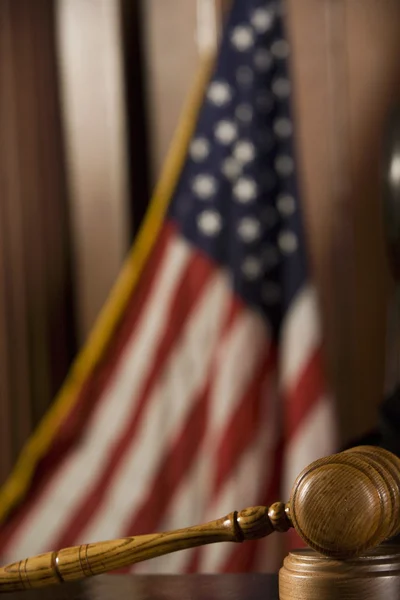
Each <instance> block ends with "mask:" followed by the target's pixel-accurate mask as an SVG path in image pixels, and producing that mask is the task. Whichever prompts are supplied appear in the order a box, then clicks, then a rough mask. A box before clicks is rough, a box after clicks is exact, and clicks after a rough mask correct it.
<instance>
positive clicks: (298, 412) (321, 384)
mask: <svg viewBox="0 0 400 600" xmlns="http://www.w3.org/2000/svg"><path fill="white" fill-rule="evenodd" d="M325 390H326V380H325V378H324V372H323V365H322V353H321V348H320V347H318V348H316V349H315V350H314V352H313V353H312V354H311V356H310V358H309V360H308V362H307V364H306V366H305V368H304V369H303V370H302V372H301V374H300V377H299V379H298V380H297V382H296V384H295V385H294V386H292V387H291V388H290V389H289V390H287V391H286V392H285V407H284V409H285V437H286V440H288V441H289V440H291V439H292V437H293V436H294V435H295V434H296V431H297V430H298V428H299V427H300V426H301V423H302V422H303V420H304V419H305V418H306V417H307V415H308V414H309V412H310V411H311V409H312V408H313V407H314V406H315V404H316V403H317V402H318V400H319V399H320V398H321V397H322V395H323V393H324V392H325Z"/></svg>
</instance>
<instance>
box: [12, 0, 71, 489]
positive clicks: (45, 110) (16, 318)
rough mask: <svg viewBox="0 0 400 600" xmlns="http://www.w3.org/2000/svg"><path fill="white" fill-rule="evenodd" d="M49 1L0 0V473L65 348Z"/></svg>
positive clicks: (66, 283) (43, 398)
mask: <svg viewBox="0 0 400 600" xmlns="http://www.w3.org/2000/svg"><path fill="white" fill-rule="evenodd" d="M52 9H53V3H52V2H49V1H48V0H38V1H37V2H34V3H32V2H30V1H29V0H18V2H16V1H14V0H0V131H1V144H0V185H1V188H0V197H1V202H0V239H1V255H0V296H1V300H0V312H1V315H0V324H1V325H2V328H1V331H0V337H1V342H0V346H1V350H0V359H1V364H0V373H1V376H0V379H1V384H0V385H1V412H2V419H1V428H2V433H1V436H0V437H1V440H0V444H1V447H0V451H1V454H2V461H1V463H0V464H1V468H0V478H1V479H3V478H4V476H5V475H6V474H7V472H8V471H9V468H10V466H11V462H12V461H13V460H14V459H15V457H16V455H17V453H18V451H19V450H20V448H21V446H22V444H23V443H24V442H25V440H26V438H27V436H28V434H29V433H30V431H31V429H32V427H33V426H34V425H35V424H36V423H37V422H38V420H39V419H40V418H41V416H42V415H43V413H44V412H45V410H46V409H47V407H48V405H49V403H50V401H51V399H52V398H53V396H54V394H55V392H56V390H57V389H58V387H59V385H60V384H61V382H62V380H63V378H64V376H65V373H66V370H67V366H68V364H69V361H70V358H71V354H72V350H73V326H72V320H71V304H70V300H71V287H70V284H71V282H70V272H69V254H68V250H67V244H68V219H67V212H66V194H65V180H64V172H63V162H64V161H63V151H62V139H61V127H60V121H59V104H58V96H57V77H56V75H57V73H56V65H55V51H54V37H53V34H54V27H53V10H52ZM3 419H4V420H3Z"/></svg>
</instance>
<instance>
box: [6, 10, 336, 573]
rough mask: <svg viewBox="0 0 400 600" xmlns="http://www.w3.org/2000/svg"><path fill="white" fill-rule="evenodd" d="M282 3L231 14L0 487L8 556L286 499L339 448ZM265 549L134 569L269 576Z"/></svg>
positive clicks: (268, 546) (266, 545) (179, 556)
mask: <svg viewBox="0 0 400 600" xmlns="http://www.w3.org/2000/svg"><path fill="white" fill-rule="evenodd" d="M282 8H283V7H282V4H281V3H280V2H277V1H276V0H236V1H234V2H233V5H232V9H231V11H230V15H229V18H228V20H227V23H226V26H225V30H224V34H223V37H222V40H221V44H220V48H219V51H218V56H217V60H216V61H215V64H214V65H213V67H212V69H211V71H210V76H209V78H208V80H207V82H206V84H205V85H203V88H202V94H201V99H200V101H199V96H198V94H197V95H196V98H197V100H195V101H192V102H191V104H190V106H189V109H188V111H189V112H188V113H185V115H186V116H185V117H184V122H183V125H181V127H180V128H179V130H178V134H177V135H178V139H177V141H176V142H175V145H174V148H173V149H172V155H170V158H169V162H168V161H167V163H168V164H167V167H166V169H167V171H168V176H166V177H165V178H164V179H163V180H162V181H164V183H162V184H161V183H160V186H159V188H158V191H157V192H156V197H155V199H154V201H153V204H152V205H151V206H150V210H149V214H148V216H147V220H146V223H145V225H144V229H143V231H142V233H141V235H140V236H139V239H138V241H137V245H136V249H134V250H133V252H132V255H131V256H130V257H129V258H128V261H127V264H126V266H125V268H124V271H123V274H122V275H121V281H120V282H119V283H118V284H117V287H116V290H115V292H114V294H113V295H112V297H111V299H110V301H109V304H108V307H106V309H105V312H104V314H103V315H102V316H101V318H100V321H99V324H98V325H97V328H95V331H94V333H93V336H92V339H91V340H89V342H88V345H87V347H86V348H85V349H84V351H83V355H82V357H81V358H80V359H78V361H77V363H76V365H75V366H74V368H73V370H72V372H71V375H70V377H69V379H68V381H67V383H66V385H65V387H64V389H63V390H62V392H61V395H60V398H59V399H58V400H57V401H56V402H55V405H54V407H53V408H52V409H51V411H50V413H49V415H48V416H47V417H46V419H45V421H44V423H43V424H42V425H41V426H40V427H39V430H38V432H37V433H36V434H35V435H34V437H33V439H32V440H31V441H30V442H29V443H28V445H27V447H26V449H25V451H24V452H23V454H22V456H21V458H20V461H19V463H18V464H17V466H16V469H15V472H14V474H13V475H12V476H11V478H10V480H9V481H8V482H7V483H6V485H5V486H4V488H3V490H2V493H1V495H0V510H1V514H2V516H3V524H2V526H1V530H0V553H1V556H2V560H3V561H7V562H8V561H12V560H18V559H21V558H24V557H26V556H29V555H32V554H35V553H40V552H44V551H48V550H53V549H59V548H61V547H65V546H69V545H74V544H78V543H84V542H94V541H99V540H105V539H110V538H118V537H122V536H127V535H134V534H135V535H136V534H141V533H150V532H154V531H163V530H169V529H174V528H177V527H184V526H188V525H193V524H196V523H200V522H203V521H206V520H211V519H214V518H217V517H220V516H223V515H224V514H226V513H228V512H230V511H232V510H235V509H241V508H244V507H246V506H252V505H258V504H270V503H272V502H274V501H276V500H278V499H279V500H280V499H282V500H287V499H288V495H289V493H290V488H291V485H292V483H293V481H294V479H295V477H296V476H297V474H298V473H299V471H300V470H301V469H302V468H303V467H304V466H305V465H306V464H308V463H309V462H311V461H312V460H314V459H316V458H318V457H320V456H322V455H325V454H328V453H330V452H332V451H335V450H336V448H335V419H334V411H333V406H332V402H331V400H330V398H329V395H328V394H327V391H326V384H325V379H324V377H323V370H322V367H321V340H322V337H321V331H320V326H319V315H318V303H317V297H316V293H315V290H314V288H313V286H312V283H311V281H310V279H309V270H308V268H307V249H306V240H305V236H304V230H303V223H302V220H303V219H302V215H301V206H300V201H299V189H298V181H297V168H296V158H295V152H294V141H293V134H294V124H293V119H292V113H291V97H292V82H291V78H290V75H289V69H288V67H289V64H290V46H289V43H288V40H287V38H286V35H285V31H284V16H283V10H282ZM193 102H194V104H193ZM196 103H197V104H196ZM196 106H198V110H197V109H196V111H197V112H196V111H195V108H196ZM195 112H196V114H194V113H195ZM188 127H189V129H188ZM179 157H181V158H179ZM166 181H168V182H169V183H167V184H166V183H165V182H166ZM168 186H169V188H170V191H171V193H169V192H168V189H167V188H168ZM162 206H164V207H165V210H164V209H163V208H162ZM149 239H151V244H150V245H148V247H147V246H146V244H148V240H149ZM146 247H147V251H146ZM146 252H147V258H146V260H145V262H144V263H143V265H142V268H141V273H140V277H137V272H138V264H139V263H140V260H141V258H140V256H142V257H143V255H144V254H146ZM138 257H139V258H138ZM99 268H101V265H99ZM277 537H279V536H277V534H274V535H273V536H271V537H270V538H267V539H266V540H263V541H260V542H249V543H247V544H243V545H242V544H239V545H235V544H216V545H210V546H206V547H204V548H197V549H194V550H187V551H182V552H178V553H174V554H171V555H169V556H166V557H162V558H159V559H155V560H153V561H148V562H145V563H140V564H138V565H135V567H134V570H135V571H136V572H195V571H196V572H224V571H234V570H235V571H248V570H254V571H255V570H261V571H263V570H268V569H275V568H276V566H277V565H276V558H277V556H278V554H277V553H276V552H275V550H276V546H275V544H276V543H277Z"/></svg>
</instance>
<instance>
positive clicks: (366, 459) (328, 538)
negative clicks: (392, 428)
mask: <svg viewBox="0 0 400 600" xmlns="http://www.w3.org/2000/svg"><path fill="white" fill-rule="evenodd" d="M388 462H389V464H390V468H388V467H387V465H388ZM399 510H400V459H398V458H397V457H396V456H394V455H393V454H391V453H389V452H387V451H386V450H381V449H378V448H374V447H364V450H363V449H359V448H355V449H352V450H349V451H347V452H342V453H340V454H336V455H334V456H330V457H325V458H322V459H320V460H317V461H315V462H314V463H312V464H311V465H310V466H309V467H307V468H306V469H304V470H303V472H302V473H300V475H299V476H298V478H297V479H296V481H295V483H294V486H293V492H292V495H291V499H290V511H291V512H290V516H291V520H292V523H293V526H294V527H295V529H296V531H297V532H298V533H299V535H300V536H301V537H302V538H303V540H304V541H305V542H306V544H307V545H308V546H310V547H311V548H314V549H315V550H316V551H318V552H320V553H322V554H325V555H327V556H331V557H340V558H350V557H353V556H358V555H360V554H362V553H364V552H366V551H367V550H369V549H371V548H373V547H374V546H378V545H379V544H381V543H382V542H383V541H384V540H385V539H387V538H389V537H391V536H393V535H394V533H395V532H396V530H397V529H398V525H399Z"/></svg>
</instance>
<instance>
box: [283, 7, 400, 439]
mask: <svg viewBox="0 0 400 600" xmlns="http://www.w3.org/2000/svg"><path fill="white" fill-rule="evenodd" d="M288 6H289V11H288V22H289V31H290V36H291V39H292V45H293V70H294V76H295V82H296V97H295V101H296V111H297V117H298V119H297V121H298V123H297V125H298V134H299V135H298V146H299V154H300V157H301V161H302V167H303V171H302V181H303V191H304V196H305V202H306V208H307V219H308V226H309V233H310V243H311V249H312V256H313V261H314V264H315V268H316V273H317V277H318V281H319V284H320V289H321V293H322V298H323V306H324V316H325V326H326V332H327V343H328V351H329V366H330V372H331V376H332V381H333V384H334V388H335V392H336V394H337V397H338V400H339V405H340V407H341V411H340V412H341V426H342V432H343V436H344V438H345V439H347V438H348V437H350V436H353V435H355V434H358V433H362V432H364V431H365V430H366V429H368V428H369V427H370V426H373V425H374V424H376V419H377V416H376V410H377V406H378V404H379V403H380V401H381V399H382V395H383V375H384V350H385V326H386V313H385V310H386V298H387V289H388V275H387V265H386V260H385V255H384V243H383V233H382V223H381V218H380V214H381V203H382V198H381V187H380V176H379V165H380V148H381V142H382V134H383V124H384V119H385V117H386V114H387V109H388V106H389V105H390V103H391V101H393V98H394V92H395V91H396V90H397V88H398V84H399V81H400V65H399V60H398V56H399V55H400V36H399V35H398V32H399V23H400V5H399V3H398V2H397V0H380V1H379V2H378V1H376V0H363V1H362V2H357V1H355V0H302V2H301V3H300V2H297V1H296V0H289V2H288Z"/></svg>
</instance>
